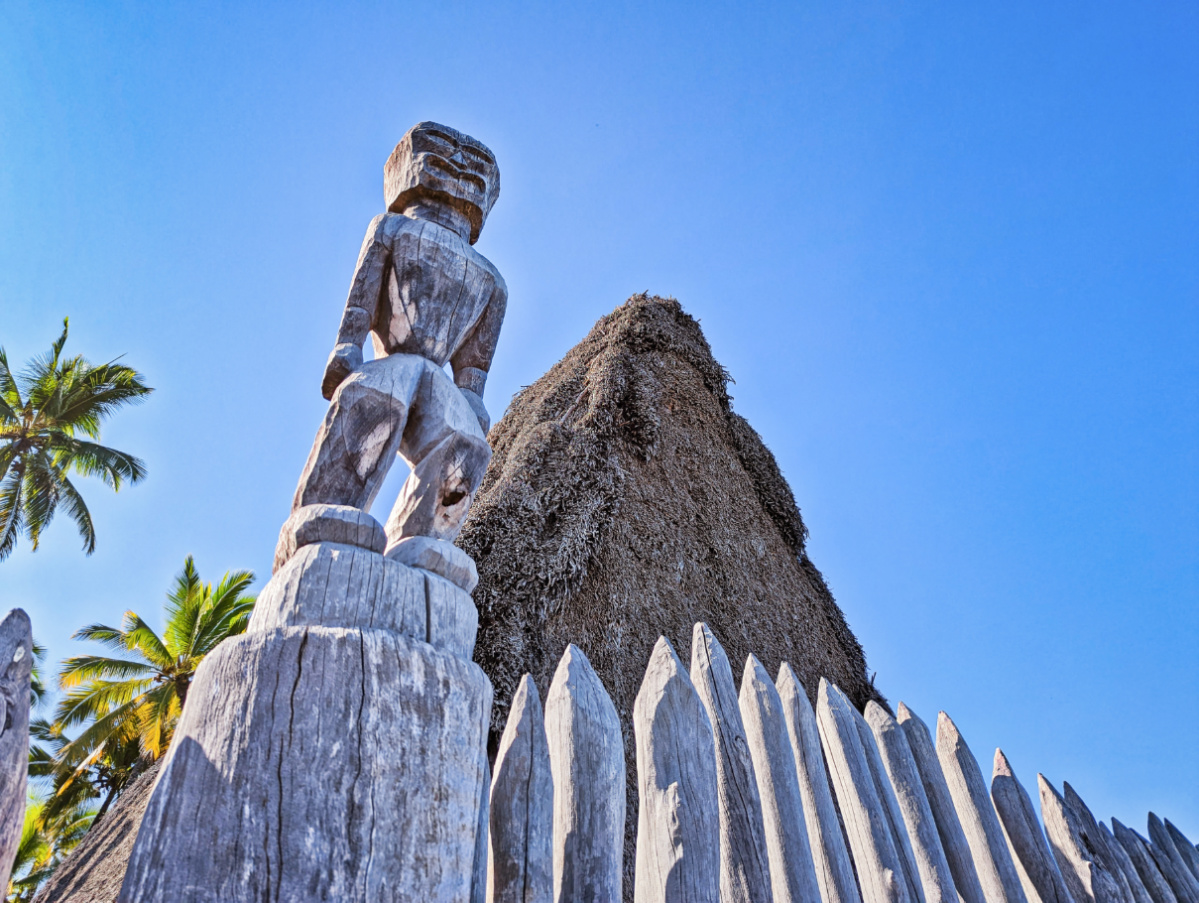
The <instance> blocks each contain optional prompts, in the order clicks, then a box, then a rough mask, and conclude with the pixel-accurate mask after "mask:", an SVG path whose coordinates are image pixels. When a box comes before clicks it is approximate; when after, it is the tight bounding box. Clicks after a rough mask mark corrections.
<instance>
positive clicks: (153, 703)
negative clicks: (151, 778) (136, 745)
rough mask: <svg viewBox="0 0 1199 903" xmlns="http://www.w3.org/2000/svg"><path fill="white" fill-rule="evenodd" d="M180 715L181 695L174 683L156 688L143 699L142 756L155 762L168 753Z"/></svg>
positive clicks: (141, 717) (139, 729)
mask: <svg viewBox="0 0 1199 903" xmlns="http://www.w3.org/2000/svg"><path fill="white" fill-rule="evenodd" d="M179 713H180V707H179V694H178V693H177V692H176V690H175V685H174V684H173V683H165V684H163V685H162V686H160V687H155V688H154V689H153V690H151V691H150V692H149V693H147V694H146V695H145V696H144V697H143V699H142V705H141V707H140V708H139V709H138V719H139V722H140V724H139V728H138V740H139V741H140V743H141V753H142V756H144V757H145V758H148V759H149V760H150V761H154V760H155V759H157V758H159V757H160V756H161V755H162V754H163V753H164V752H166V749H167V747H168V746H169V745H170V743H171V737H172V736H174V733H175V725H176V724H177V723H178V722H179Z"/></svg>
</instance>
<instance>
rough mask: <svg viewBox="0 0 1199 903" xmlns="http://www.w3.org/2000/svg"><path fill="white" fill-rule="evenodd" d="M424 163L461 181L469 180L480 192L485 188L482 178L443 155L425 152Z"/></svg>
mask: <svg viewBox="0 0 1199 903" xmlns="http://www.w3.org/2000/svg"><path fill="white" fill-rule="evenodd" d="M425 163H426V164H427V165H429V166H432V167H433V168H434V169H440V170H442V171H443V172H445V173H446V174H447V175H451V176H453V177H454V178H455V179H458V180H460V181H463V182H470V183H471V184H472V185H474V186H475V188H477V189H478V190H479V192H480V193H482V192H484V191H486V190H487V183H486V182H484V181H483V179H482V178H480V177H479V176H476V175H475V174H474V173H473V172H466V171H465V170H463V169H459V168H458V167H457V166H455V165H454V164H453V163H451V162H450V161H449V160H447V159H445V158H444V157H439V156H437V155H436V154H425Z"/></svg>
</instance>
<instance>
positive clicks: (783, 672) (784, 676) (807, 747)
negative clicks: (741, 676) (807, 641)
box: [776, 662, 862, 903]
mask: <svg viewBox="0 0 1199 903" xmlns="http://www.w3.org/2000/svg"><path fill="white" fill-rule="evenodd" d="M776 686H777V688H778V691H779V699H780V700H781V701H782V703H783V718H784V720H785V721H786V723H787V735H788V737H789V738H790V740H791V750H792V753H793V754H794V755H795V770H796V774H797V776H798V778H799V790H800V794H801V795H802V797H803V806H804V822H805V825H806V827H807V829H808V842H809V845H810V847H811V851H812V861H813V864H814V865H815V868H816V880H817V883H818V884H819V886H820V896H821V899H822V900H823V901H824V903H861V900H862V896H861V894H860V893H858V884H857V881H856V879H855V878H854V874H853V863H852V862H851V861H850V859H849V851H848V850H847V849H846V848H845V834H844V832H843V831H842V830H841V821H840V819H838V818H837V810H836V808H835V806H834V805H833V796H832V791H831V789H830V787H829V781H828V772H827V771H826V770H825V767H824V755H823V754H822V753H821V750H820V732H819V729H818V728H817V726H816V713H815V712H814V711H812V703H811V702H809V701H808V693H807V690H805V689H804V686H803V684H801V683H800V682H799V678H798V677H796V676H795V672H794V671H793V670H792V669H791V666H790V665H789V664H787V663H786V662H783V664H782V666H781V667H780V668H779V676H778V681H777V682H776Z"/></svg>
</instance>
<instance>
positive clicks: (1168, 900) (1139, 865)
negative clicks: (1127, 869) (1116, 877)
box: [1112, 818, 1178, 903]
mask: <svg viewBox="0 0 1199 903" xmlns="http://www.w3.org/2000/svg"><path fill="white" fill-rule="evenodd" d="M1112 832H1113V834H1114V835H1115V838H1116V843H1118V844H1119V845H1120V847H1121V848H1122V849H1123V850H1124V852H1125V854H1126V855H1127V856H1128V858H1129V860H1131V862H1132V864H1133V867H1134V868H1135V869H1136V870H1137V875H1139V876H1140V878H1141V883H1142V884H1144V885H1145V889H1146V890H1147V891H1149V896H1150V897H1152V898H1153V903H1178V897H1177V896H1176V895H1175V893H1174V891H1173V890H1172V889H1171V887H1170V882H1169V881H1167V880H1166V877H1165V875H1163V874H1162V871H1161V869H1160V868H1158V865H1157V863H1156V862H1154V861H1153V855H1152V854H1151V853H1150V852H1149V848H1148V846H1147V845H1146V844H1145V842H1144V841H1143V840H1141V837H1140V835H1138V834H1137V833H1136V832H1135V831H1132V830H1130V829H1129V828H1127V827H1125V826H1124V825H1123V824H1121V823H1120V821H1119V820H1118V819H1115V818H1113V819H1112Z"/></svg>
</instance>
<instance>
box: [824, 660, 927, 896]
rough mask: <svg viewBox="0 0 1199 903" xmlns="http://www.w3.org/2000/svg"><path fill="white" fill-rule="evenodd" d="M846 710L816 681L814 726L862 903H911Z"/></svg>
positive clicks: (851, 716)
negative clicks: (835, 796)
mask: <svg viewBox="0 0 1199 903" xmlns="http://www.w3.org/2000/svg"><path fill="white" fill-rule="evenodd" d="M855 714H856V713H855V712H854V711H853V710H852V706H850V705H849V703H848V702H847V701H846V699H845V696H844V695H843V694H842V693H841V692H840V691H839V690H838V689H837V688H836V687H835V686H833V685H832V684H830V683H829V682H828V681H827V680H824V679H821V681H820V689H819V692H818V696H817V701H816V723H817V724H818V725H819V728H820V741H821V744H822V745H823V747H824V755H825V759H826V761H827V762H828V769H829V777H830V778H831V783H832V786H833V790H834V792H835V793H836V795H837V804H838V806H839V808H840V810H841V817H842V818H843V819H844V820H845V832H846V834H847V835H848V837H849V849H850V851H851V852H852V854H853V861H854V864H855V865H856V866H857V874H858V885H859V887H860V888H861V891H862V900H863V901H865V903H912V896H911V893H910V892H909V891H908V884H907V881H906V879H905V878H904V874H903V863H902V862H901V861H900V854H899V852H898V851H897V850H896V849H895V841H894V839H893V837H892V835H891V827H890V825H889V824H888V820H887V813H886V812H885V810H884V807H883V802H882V800H880V799H879V798H878V791H877V789H876V785H875V781H874V775H873V774H872V773H871V771H870V764H869V763H868V762H867V761H866V753H865V751H864V750H863V749H862V737H861V733H860V732H859V730H858V724H857V720H856V718H855V717H854V716H855Z"/></svg>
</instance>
